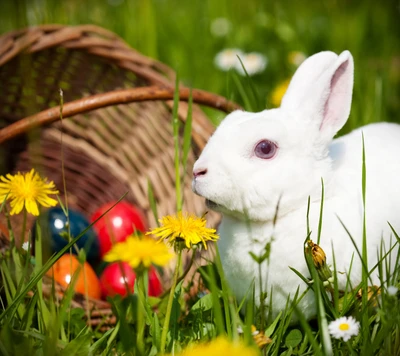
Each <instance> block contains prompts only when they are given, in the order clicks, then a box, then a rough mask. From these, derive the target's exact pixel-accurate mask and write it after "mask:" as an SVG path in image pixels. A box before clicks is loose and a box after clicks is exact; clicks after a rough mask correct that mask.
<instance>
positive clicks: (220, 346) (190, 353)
mask: <svg viewBox="0 0 400 356" xmlns="http://www.w3.org/2000/svg"><path fill="white" fill-rule="evenodd" d="M204 355H207V356H221V355H229V356H258V355H260V353H259V351H258V350H257V349H256V348H253V347H250V346H246V345H245V344H243V343H242V342H231V341H229V340H227V339H226V338H224V337H219V338H217V339H215V340H213V341H211V342H209V343H206V344H198V345H195V346H189V347H188V348H187V349H185V350H183V351H182V352H181V353H180V354H179V356H204Z"/></svg>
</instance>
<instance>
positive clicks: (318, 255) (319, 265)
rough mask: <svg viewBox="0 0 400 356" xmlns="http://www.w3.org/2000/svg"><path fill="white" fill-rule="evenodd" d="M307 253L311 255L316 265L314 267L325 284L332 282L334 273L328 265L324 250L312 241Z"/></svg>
mask: <svg viewBox="0 0 400 356" xmlns="http://www.w3.org/2000/svg"><path fill="white" fill-rule="evenodd" d="M307 245H308V246H307V247H306V253H309V254H310V253H311V257H312V260H313V263H314V266H315V268H316V270H317V272H318V276H319V278H320V279H321V280H322V281H323V282H326V281H327V282H329V283H330V282H331V279H332V272H331V270H330V268H329V267H328V265H327V264H326V255H325V252H324V250H323V249H322V248H321V247H320V246H318V245H317V244H315V243H314V242H312V241H311V240H308V241H307Z"/></svg>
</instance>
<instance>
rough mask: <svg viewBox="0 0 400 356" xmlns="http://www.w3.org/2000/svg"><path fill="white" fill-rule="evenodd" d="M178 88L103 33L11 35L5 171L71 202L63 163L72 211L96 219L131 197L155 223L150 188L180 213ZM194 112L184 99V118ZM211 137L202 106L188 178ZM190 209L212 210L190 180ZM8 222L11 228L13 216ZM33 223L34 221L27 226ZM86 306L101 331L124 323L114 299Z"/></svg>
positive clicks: (0, 131) (0, 124) (198, 97)
mask: <svg viewBox="0 0 400 356" xmlns="http://www.w3.org/2000/svg"><path fill="white" fill-rule="evenodd" d="M174 87H175V74H174V72H173V71H172V70H171V69H170V68H169V67H167V66H166V65H164V64H162V63H160V62H158V61H155V60H153V59H150V58H147V57H145V56H144V55H142V54H140V53H138V52H137V51H135V50H133V49H132V48H130V47H129V46H128V45H127V44H126V43H125V42H124V41H123V40H121V39H120V38H119V37H118V36H116V35H115V34H113V33H111V32H109V31H107V30H104V29H102V28H99V27H95V26H91V25H85V26H74V27H67V26H61V25H45V26H39V27H34V28H29V29H23V30H18V31H14V32H10V33H7V34H5V35H3V36H1V37H0V93H1V95H0V154H1V156H2V157H3V159H2V160H0V173H1V174H5V173H7V172H11V171H28V170H30V169H31V168H32V167H34V168H36V169H37V170H38V171H39V172H41V173H42V174H43V175H44V176H46V177H47V178H48V179H50V180H53V181H54V182H55V184H56V186H57V188H58V189H59V190H60V192H61V194H62V195H64V196H65V192H64V186H63V175H62V169H61V167H62V162H64V174H65V181H66V188H67V196H68V204H69V207H71V208H75V209H77V210H79V211H81V212H83V213H84V214H86V215H87V216H90V214H91V213H93V211H95V210H96V209H97V208H98V207H99V206H101V205H102V204H103V203H106V202H109V201H111V200H117V199H119V198H120V197H121V196H122V195H123V194H125V193H127V195H126V197H125V199H126V200H128V201H130V202H132V203H133V204H134V205H136V206H137V207H139V208H140V209H141V210H142V211H143V212H144V213H145V215H146V217H147V220H148V224H149V226H154V223H155V222H154V218H153V214H152V213H151V209H150V206H149V200H148V197H147V194H148V191H147V190H148V181H150V182H151V184H152V186H153V190H154V193H155V198H156V201H157V208H158V213H159V216H163V215H165V214H171V213H175V209H176V208H175V206H176V202H175V200H176V196H175V173H174V164H173V157H174V144H173V135H172V125H171V118H172V113H171V111H172V110H171V108H172V101H171V99H172V98H173V94H174ZM60 88H61V89H62V91H63V102H64V105H63V110H62V113H63V118H64V119H63V120H62V121H60V107H59V104H60ZM188 97H189V90H188V89H187V88H183V87H182V88H181V89H180V99H181V100H187V99H188ZM193 100H194V102H195V103H200V104H205V105H208V106H211V107H214V108H217V109H220V110H222V111H225V112H229V111H232V110H233V109H236V108H238V106H237V105H236V104H234V103H231V102H229V101H227V100H226V99H224V98H222V97H219V96H216V95H214V94H210V93H207V92H203V91H199V90H193ZM187 107H188V106H187V104H186V103H185V102H183V101H181V102H180V105H179V118H180V119H181V120H182V121H184V120H185V118H186V115H187ZM212 132H213V126H212V125H211V124H210V122H209V121H208V119H207V117H206V116H205V115H204V114H203V112H202V111H201V110H200V109H199V107H198V106H196V105H194V106H193V124H192V150H191V152H190V154H189V159H188V171H189V172H190V167H191V165H192V164H193V162H194V160H195V158H196V156H198V154H199V152H200V151H201V149H202V148H203V147H204V145H205V143H206V141H207V139H208V138H209V136H210V135H211V133H212ZM184 202H185V205H184V210H187V211H190V212H194V213H196V214H197V215H201V214H203V213H204V212H205V206H204V202H203V200H202V199H200V198H199V197H197V196H195V195H194V194H193V193H192V192H191V189H190V178H189V177H188V179H186V181H185V184H184ZM0 220H3V222H4V216H3V217H1V216H0ZM208 220H209V222H211V224H212V225H213V224H215V223H216V222H217V220H218V216H217V215H212V214H210V215H209V216H208ZM12 223H13V230H14V232H15V233H16V236H21V232H22V231H21V225H22V224H21V221H20V220H18V217H16V218H15V219H14V221H12ZM32 223H33V222H32V221H28V225H27V228H28V229H30V228H31V226H32ZM3 240H4V239H3ZM50 285H51V283H50ZM58 288H60V287H59V286H58ZM78 298H79V297H78ZM84 299H85V298H83V299H82V298H81V300H75V302H76V303H77V304H78V305H79V306H83V307H84V308H85V309H87V310H88V311H89V309H90V313H89V314H90V315H89V314H88V318H89V320H90V323H91V325H92V326H96V325H98V324H101V325H102V327H103V328H104V327H108V325H110V324H113V323H114V322H115V317H113V316H112V314H111V309H110V305H109V304H108V303H107V302H102V301H91V302H90V303H89V304H90V305H86V304H85V303H86V302H82V300H84Z"/></svg>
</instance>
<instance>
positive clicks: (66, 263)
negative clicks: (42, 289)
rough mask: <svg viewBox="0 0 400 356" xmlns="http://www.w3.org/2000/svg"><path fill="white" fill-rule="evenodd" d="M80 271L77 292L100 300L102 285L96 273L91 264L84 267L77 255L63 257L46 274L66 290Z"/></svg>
mask: <svg viewBox="0 0 400 356" xmlns="http://www.w3.org/2000/svg"><path fill="white" fill-rule="evenodd" d="M78 269H79V274H78V276H77V280H76V283H75V288H74V289H75V292H77V293H81V294H84V295H86V293H87V295H88V296H89V297H91V298H94V299H100V297H101V291H100V283H99V279H98V278H97V276H96V273H94V271H93V269H92V267H91V266H90V265H89V263H87V262H85V263H84V264H83V266H82V265H81V263H80V262H79V261H78V259H77V258H76V256H75V255H72V254H65V255H62V256H61V257H60V258H59V259H58V260H57V261H56V263H54V265H53V266H52V267H51V268H50V269H49V270H48V271H47V273H46V274H47V275H48V276H50V277H53V278H54V280H55V281H57V282H58V283H59V284H61V285H62V286H63V287H65V288H66V287H68V285H69V283H70V282H71V280H72V277H73V276H74V275H75V273H78V272H77V270H78Z"/></svg>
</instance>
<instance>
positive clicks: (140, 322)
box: [136, 271, 146, 355]
mask: <svg viewBox="0 0 400 356" xmlns="http://www.w3.org/2000/svg"><path fill="white" fill-rule="evenodd" d="M137 281H138V297H139V303H138V314H137V331H136V336H137V338H136V347H137V350H138V351H139V355H144V341H143V340H144V328H145V320H144V319H145V316H144V313H145V303H146V296H145V294H146V288H145V285H144V276H143V271H137Z"/></svg>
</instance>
